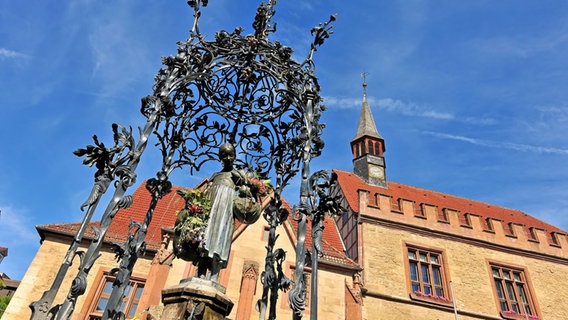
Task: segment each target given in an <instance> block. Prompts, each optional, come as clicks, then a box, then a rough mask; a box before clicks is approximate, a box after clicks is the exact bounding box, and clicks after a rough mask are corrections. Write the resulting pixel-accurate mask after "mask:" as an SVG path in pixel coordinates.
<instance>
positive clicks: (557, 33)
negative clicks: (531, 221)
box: [0, 0, 568, 279]
mask: <svg viewBox="0 0 568 320" xmlns="http://www.w3.org/2000/svg"><path fill="white" fill-rule="evenodd" d="M258 3H259V2H258V1H229V0H211V1H210V4H209V6H208V7H207V8H205V9H204V10H203V17H202V21H201V31H202V33H203V34H206V35H208V36H209V39H211V38H212V37H213V35H214V33H215V31H218V30H220V29H225V30H229V31H231V30H233V29H234V28H235V27H237V26H243V27H244V28H245V32H246V33H250V32H252V28H251V23H252V19H253V17H254V13H255V10H256V7H257V5H258ZM276 9H277V13H276V15H275V16H274V21H276V22H277V28H278V31H277V32H276V34H274V35H272V36H271V38H272V39H273V40H279V41H281V42H283V43H284V44H285V45H288V46H291V47H292V48H294V49H295V56H296V59H297V60H303V59H304V57H305V56H306V54H307V51H308V48H309V43H310V41H311V36H310V34H309V30H310V28H311V27H313V26H315V25H317V24H318V23H319V22H323V21H327V19H328V17H329V15H330V14H333V13H337V14H338V17H337V18H338V20H337V21H336V22H335V24H334V34H333V35H332V37H331V38H330V39H328V40H327V41H326V43H325V44H324V45H323V46H322V47H321V48H320V49H319V50H318V51H317V52H316V56H315V61H316V66H317V69H316V73H317V76H318V77H319V78H320V83H321V85H322V95H323V96H324V98H325V104H326V105H327V106H328V107H329V109H328V111H327V112H326V113H325V114H324V116H323V119H322V121H323V122H325V123H326V124H327V129H326V131H325V133H324V139H325V141H326V148H325V149H324V152H323V155H322V157H321V158H319V159H318V160H317V161H315V162H314V164H313V165H312V168H313V170H316V169H331V168H337V169H342V170H347V171H349V170H351V169H352V163H351V160H352V156H351V153H350V150H349V141H350V140H351V138H353V137H354V135H355V130H356V125H357V120H358V117H359V111H360V107H361V99H362V87H361V83H362V79H361V76H360V74H361V73H362V72H366V73H368V75H367V82H368V96H369V102H370V105H371V108H372V111H373V114H374V117H375V121H376V123H377V126H378V130H379V132H380V133H381V135H383V137H384V138H385V140H386V148H387V152H386V155H385V156H386V163H387V178H388V179H389V180H392V181H396V182H400V183H404V184H408V185H413V186H417V187H422V188H426V189H432V190H436V191H441V192H445V193H449V194H454V195H458V196H462V197H467V198H472V199H476V200H480V201H484V202H488V203H492V204H496V205H500V206H504V207H509V208H515V209H519V210H522V211H524V212H526V213H529V214H531V215H533V216H535V217H537V218H540V219H541V220H544V221H546V222H549V223H551V224H554V225H556V226H558V227H560V228H562V229H564V230H568V171H567V168H568V164H567V163H568V138H567V137H568V135H567V134H566V132H565V131H566V129H567V128H568V59H566V57H568V20H567V19H566V16H567V15H568V2H565V1H548V0H539V1H536V0H535V1H513V0H510V1H508V0H503V1H450V0H439V1H414V0H400V1H377V0H361V1H356V2H354V1H339V0H325V1H323V0H315V1H301V2H300V1H284V0H281V1H279V3H278V4H277V6H276ZM191 14H192V11H191V10H190V8H189V7H188V6H187V5H186V3H185V1H181V0H179V1H177V0H176V1H172V0H170V1H147V0H117V1H112V2H111V1H105V2H103V1H94V0H74V1H54V0H42V1H33V0H32V1H9V0H0V84H1V85H0V101H1V110H2V118H3V121H2V125H1V126H0V143H1V145H2V151H1V152H0V210H1V214H0V246H5V247H8V248H9V256H8V257H7V258H6V259H5V260H4V261H3V262H2V264H0V271H3V272H5V273H6V274H8V275H9V276H10V277H12V278H15V279H19V278H21V277H22V276H23V274H24V272H25V267H26V266H27V265H28V264H29V263H30V261H31V259H32V258H33V255H34V254H35V252H36V250H37V249H38V248H39V236H38V234H37V232H36V231H35V226H36V225H39V224H49V223H62V222H78V221H81V219H82V217H83V214H82V212H81V211H80V210H79V206H80V205H81V203H82V202H83V201H84V200H85V199H86V197H87V196H88V192H89V191H90V188H91V186H92V181H93V173H94V170H93V169H92V168H88V167H85V166H83V165H81V159H79V158H77V157H75V156H74V155H73V154H72V152H73V151H74V150H75V149H77V148H80V147H84V146H85V145H87V144H90V143H92V140H91V136H92V135H93V134H97V135H98V136H99V137H100V138H101V140H103V141H108V142H110V141H111V139H110V137H111V124H112V123H113V122H118V123H120V124H122V125H125V126H133V127H137V126H141V125H143V124H144V118H143V117H142V116H140V115H139V112H138V110H139V107H140V98H142V97H143V96H146V95H147V94H149V93H151V87H152V84H153V78H154V76H155V74H156V72H157V71H158V69H159V68H160V64H161V60H160V59H161V56H166V55H170V54H174V53H175V52H176V45H175V44H176V42H177V41H179V40H185V39H186V38H187V37H188V36H189V30H190V28H191V23H192V16H191ZM158 168H159V163H158V155H157V154H155V152H154V153H152V152H147V154H145V156H144V157H143V159H142V163H141V165H140V167H139V170H138V171H137V172H138V175H139V181H142V180H144V179H147V178H150V177H152V176H153V175H154V174H155V172H156V171H157V170H158ZM206 174H207V173H206V172H203V173H199V174H198V175H196V176H194V177H190V176H189V173H188V172H183V171H182V172H178V173H176V174H175V175H173V176H172V177H171V180H172V181H173V182H174V184H177V185H185V186H190V187H191V186H193V185H195V184H196V183H197V182H198V181H199V180H201V178H203V176H205V175H206ZM291 190H292V191H293V190H294V187H293V186H292V187H291ZM289 194H290V196H288V198H289V200H290V201H291V202H293V203H294V202H296V201H297V200H296V199H295V198H294V195H293V192H289ZM98 217H100V213H98V214H97V215H96V217H95V218H98Z"/></svg>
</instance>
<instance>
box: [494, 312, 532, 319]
mask: <svg viewBox="0 0 568 320" xmlns="http://www.w3.org/2000/svg"><path fill="white" fill-rule="evenodd" d="M502 313H503V315H505V316H514V317H515V318H519V319H527V318H528V319H539V317H538V316H535V315H532V314H528V313H527V314H525V313H518V312H516V311H515V310H506V311H503V312H502Z"/></svg>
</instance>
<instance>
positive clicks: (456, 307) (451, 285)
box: [450, 281, 458, 320]
mask: <svg viewBox="0 0 568 320" xmlns="http://www.w3.org/2000/svg"><path fill="white" fill-rule="evenodd" d="M450 291H451V293H452V304H453V306H454V315H455V317H456V320H458V306H457V304H456V296H455V295H454V286H453V284H452V282H451V281H450Z"/></svg>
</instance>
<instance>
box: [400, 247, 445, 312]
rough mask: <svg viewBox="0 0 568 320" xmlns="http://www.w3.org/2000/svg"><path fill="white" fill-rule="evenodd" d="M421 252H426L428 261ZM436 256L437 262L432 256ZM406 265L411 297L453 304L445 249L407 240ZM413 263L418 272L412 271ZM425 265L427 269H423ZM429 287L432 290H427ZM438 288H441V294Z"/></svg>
mask: <svg viewBox="0 0 568 320" xmlns="http://www.w3.org/2000/svg"><path fill="white" fill-rule="evenodd" d="M411 253H414V255H415V256H414V258H411ZM421 254H425V256H426V261H423V260H422V259H420V257H421ZM434 256H435V257H436V258H437V262H435V261H433V258H432V257H434ZM404 265H405V275H406V286H407V291H408V292H409V296H410V299H412V300H418V301H425V302H429V303H435V304H440V305H445V306H449V305H452V304H453V302H452V295H451V290H450V281H449V274H450V273H449V270H448V263H447V258H446V254H445V250H442V249H438V248H432V247H426V246H422V245H416V244H413V243H408V242H405V243H404ZM413 265H415V266H416V267H415V271H416V272H413V271H412V266H413ZM423 267H426V270H423ZM434 270H436V271H437V273H438V275H437V278H438V280H437V281H436V280H435V279H434V278H435V275H434V274H435V272H434ZM424 271H427V275H428V281H429V282H425V281H424V280H423V278H424V274H423V272H424ZM416 286H418V290H416ZM427 287H430V288H431V290H430V291H428V290H425V288H427ZM437 289H439V290H441V293H442V294H441V295H440V294H439V293H440V291H437Z"/></svg>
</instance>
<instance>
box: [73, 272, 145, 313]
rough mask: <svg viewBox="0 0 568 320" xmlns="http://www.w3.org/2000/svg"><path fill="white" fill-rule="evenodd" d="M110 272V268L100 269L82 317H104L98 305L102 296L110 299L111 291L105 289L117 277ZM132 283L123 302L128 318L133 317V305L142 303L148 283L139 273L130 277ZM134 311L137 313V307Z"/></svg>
mask: <svg viewBox="0 0 568 320" xmlns="http://www.w3.org/2000/svg"><path fill="white" fill-rule="evenodd" d="M109 273H110V269H109V268H101V269H100V270H99V272H98V274H97V276H96V278H95V280H94V282H93V284H94V286H93V287H92V289H91V291H90V292H89V294H88V300H87V301H89V303H87V304H86V305H85V306H84V307H83V308H84V310H85V311H84V316H83V317H82V319H85V320H91V319H101V318H102V315H103V313H102V312H100V311H97V307H98V305H99V302H100V300H101V298H107V299H108V298H109V297H110V293H109V294H107V293H105V292H104V289H105V287H106V285H107V283H109V282H110V283H112V282H113V281H114V279H115V278H116V277H115V276H112V275H110V274H109ZM130 283H131V284H134V285H133V286H132V287H131V288H130V290H129V295H128V296H127V297H125V302H124V301H123V303H125V307H124V308H125V309H124V310H123V311H124V312H125V316H126V319H131V317H128V314H129V313H130V311H131V308H132V305H134V304H136V307H138V306H139V305H140V298H141V297H142V294H143V291H144V287H145V285H146V279H145V278H144V277H141V276H139V275H132V276H131V277H130ZM140 286H142V290H141V291H139V296H138V297H136V292H137V290H138V289H139V288H140ZM134 312H135V313H134V315H136V309H135V310H134Z"/></svg>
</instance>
